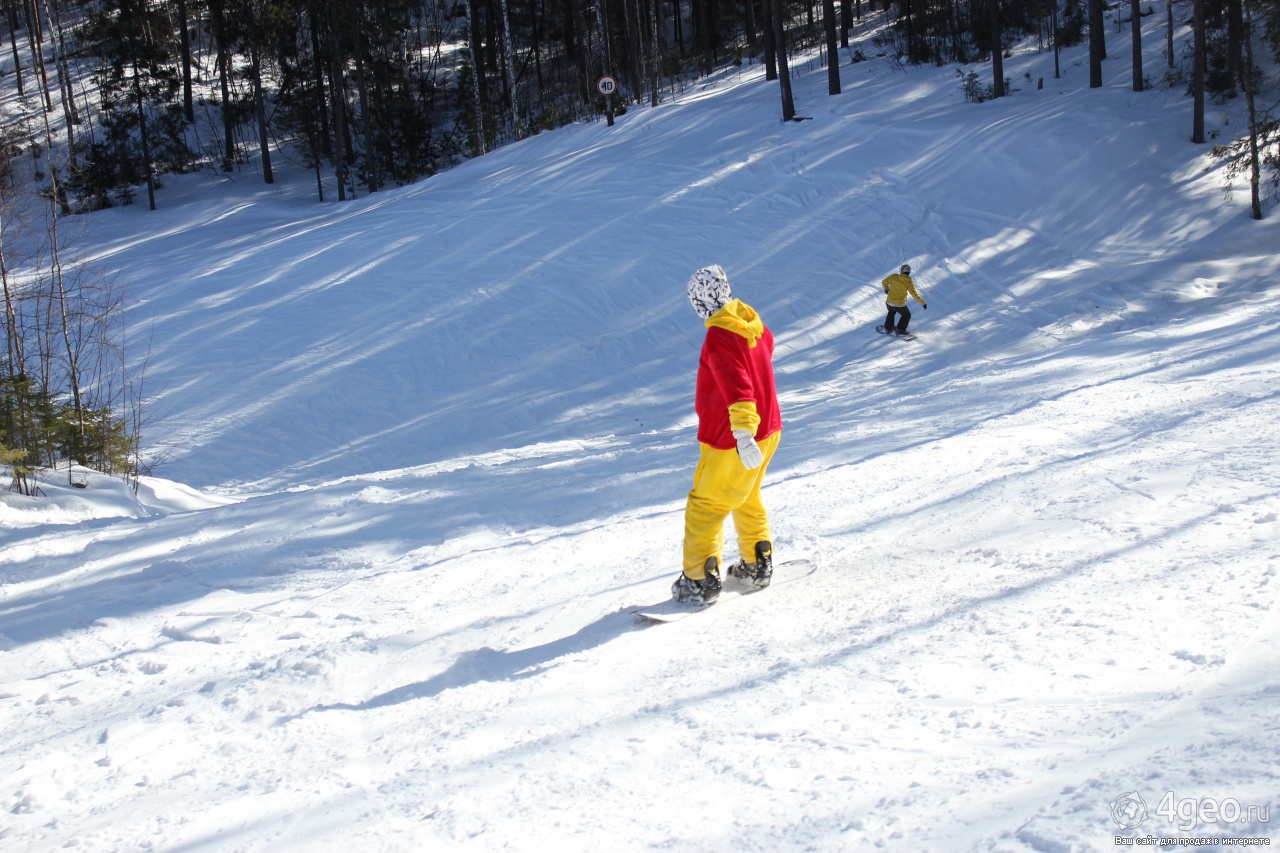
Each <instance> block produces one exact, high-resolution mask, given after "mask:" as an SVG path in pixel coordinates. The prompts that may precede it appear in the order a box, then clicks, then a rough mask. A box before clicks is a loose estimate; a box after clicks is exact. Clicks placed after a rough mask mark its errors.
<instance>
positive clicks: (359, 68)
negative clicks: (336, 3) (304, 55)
mask: <svg viewBox="0 0 1280 853" xmlns="http://www.w3.org/2000/svg"><path fill="white" fill-rule="evenodd" d="M353 17H354V18H355V21H354V24H353V26H352V29H353V31H354V33H355V58H356V93H357V97H359V98H360V132H361V134H362V135H363V136H364V168H365V180H366V181H367V182H368V185H369V192H371V193H376V192H377V191H378V184H379V183H380V182H379V180H378V151H377V145H375V144H374V138H373V137H374V133H373V111H372V110H370V109H369V80H368V79H367V75H366V74H365V70H364V47H365V45H364V24H363V20H364V15H363V12H362V11H361V8H360V6H359V5H358V4H357V5H356V6H355V7H354V9H353Z"/></svg>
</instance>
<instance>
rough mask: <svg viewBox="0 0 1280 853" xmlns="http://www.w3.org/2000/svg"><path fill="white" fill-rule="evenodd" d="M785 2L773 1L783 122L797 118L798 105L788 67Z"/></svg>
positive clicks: (780, 0) (781, 0)
mask: <svg viewBox="0 0 1280 853" xmlns="http://www.w3.org/2000/svg"><path fill="white" fill-rule="evenodd" d="M784 6H785V3H784V2H783V0H773V28H774V30H775V31H776V32H775V33H774V43H775V44H776V45H777V52H778V88H779V89H780V90H781V92H782V120H783V121H791V120H792V119H794V118H795V117H796V104H795V101H793V100H792V98H791V69H790V68H789V67H788V65H787V28H786V22H785V19H784V16H783V7H784Z"/></svg>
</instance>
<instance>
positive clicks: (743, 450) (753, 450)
mask: <svg viewBox="0 0 1280 853" xmlns="http://www.w3.org/2000/svg"><path fill="white" fill-rule="evenodd" d="M733 437H734V438H736V439H737V440H738V458H739V459H741V460H742V467H743V468H746V469H747V470H748V471H751V470H753V469H755V468H759V467H760V466H761V465H763V464H764V454H763V453H761V452H760V445H758V444H756V437H755V436H754V435H752V433H751V430H749V429H735V430H734V431H733Z"/></svg>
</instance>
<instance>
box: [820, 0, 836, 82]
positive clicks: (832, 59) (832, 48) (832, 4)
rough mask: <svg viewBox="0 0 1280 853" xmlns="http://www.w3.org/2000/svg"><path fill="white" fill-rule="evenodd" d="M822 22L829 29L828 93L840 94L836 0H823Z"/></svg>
mask: <svg viewBox="0 0 1280 853" xmlns="http://www.w3.org/2000/svg"><path fill="white" fill-rule="evenodd" d="M822 23H823V26H824V27H826V30H827V94H828V95H838V94H840V48H839V41H838V40H837V38H836V0H822Z"/></svg>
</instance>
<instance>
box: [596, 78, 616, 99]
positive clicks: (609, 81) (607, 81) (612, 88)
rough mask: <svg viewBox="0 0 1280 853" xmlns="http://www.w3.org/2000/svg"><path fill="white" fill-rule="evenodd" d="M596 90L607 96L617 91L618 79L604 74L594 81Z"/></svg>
mask: <svg viewBox="0 0 1280 853" xmlns="http://www.w3.org/2000/svg"><path fill="white" fill-rule="evenodd" d="M596 91H597V92H599V93H600V94H602V95H604V96H605V97H606V98H607V97H609V96H610V95H612V94H613V93H614V92H616V91H618V81H617V80H615V79H613V78H612V77H610V76H609V75H608V74H606V75H605V76H603V77H601V78H600V81H599V82H598V83H596Z"/></svg>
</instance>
